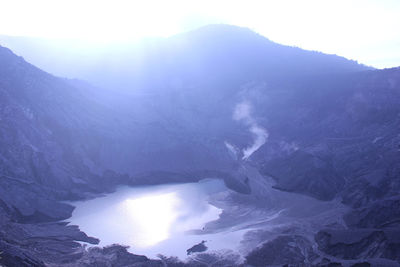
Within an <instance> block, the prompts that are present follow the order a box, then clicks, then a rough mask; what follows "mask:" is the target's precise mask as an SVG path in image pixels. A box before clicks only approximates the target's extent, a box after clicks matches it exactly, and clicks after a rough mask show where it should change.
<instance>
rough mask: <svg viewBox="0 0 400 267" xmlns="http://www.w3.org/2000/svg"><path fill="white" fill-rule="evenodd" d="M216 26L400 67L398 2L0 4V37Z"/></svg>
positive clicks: (28, 0) (163, 32)
mask: <svg viewBox="0 0 400 267" xmlns="http://www.w3.org/2000/svg"><path fill="white" fill-rule="evenodd" d="M210 23H227V24H233V25H239V26H245V27H249V28H251V29H253V30H255V31H256V32H258V33H260V34H262V35H264V36H266V37H268V38H269V39H271V40H273V41H275V42H278V43H282V44H286V45H293V46H298V47H301V48H304V49H310V50H318V51H322V52H325V53H332V54H338V55H341V56H345V57H347V58H351V59H355V60H357V61H359V62H361V63H364V64H367V65H372V66H374V67H378V68H383V67H393V66H400V0H274V1H272V0H271V1H268V0H264V1H262V0H243V1H239V0H238V1H235V0H218V1H217V0H199V1H191V0H159V1H156V0H142V1H136V0H130V1H129V0H0V34H4V35H19V36H37V37H47V38H77V39H86V40H87V39H89V40H92V41H93V40H94V41H101V42H108V41H123V40H130V39H137V38H142V37H149V36H170V35H173V34H176V33H180V32H183V31H188V30H191V29H194V28H197V27H200V26H202V25H206V24H210Z"/></svg>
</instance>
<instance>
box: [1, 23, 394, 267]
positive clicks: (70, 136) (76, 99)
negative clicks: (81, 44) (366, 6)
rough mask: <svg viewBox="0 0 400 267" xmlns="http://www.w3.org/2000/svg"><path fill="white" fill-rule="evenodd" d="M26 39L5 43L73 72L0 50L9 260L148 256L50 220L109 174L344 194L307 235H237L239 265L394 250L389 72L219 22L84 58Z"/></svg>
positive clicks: (121, 178)
mask: <svg viewBox="0 0 400 267" xmlns="http://www.w3.org/2000/svg"><path fill="white" fill-rule="evenodd" d="M3 38H4V37H3ZM2 40H4V39H2V38H0V41H2ZM25 41H26V40H24V39H18V40H16V39H15V40H14V42H17V43H18V46H19V47H21V48H20V49H21V51H27V52H26V53H27V54H26V55H24V56H25V57H26V58H30V60H31V61H32V62H33V63H35V64H38V65H40V66H41V67H43V68H44V69H45V70H46V71H48V72H50V73H51V72H54V73H55V72H57V74H60V73H61V74H62V75H65V76H70V75H74V77H75V78H79V79H66V78H59V77H56V76H53V75H52V74H50V73H48V72H45V71H43V70H41V69H39V68H37V67H35V66H34V65H31V64H30V63H28V62H26V61H25V60H24V59H23V58H21V57H19V56H16V55H15V54H14V53H13V52H12V51H11V50H9V49H7V48H5V47H0V102H1V105H0V121H1V123H0V214H1V216H0V225H1V229H6V230H5V231H0V251H3V252H4V253H3V254H2V255H1V257H3V259H4V264H6V265H7V266H8V265H10V266H13V265H14V266H43V265H45V264H47V265H50V266H51V265H53V266H62V264H64V265H65V266H68V264H71V265H70V266H73V265H74V264H75V265H78V264H82V262H85V261H89V259H90V260H96V259H97V260H98V262H101V263H102V264H114V265H116V266H123V265H126V264H128V263H137V264H139V266H153V265H152V264H154V266H155V265H156V264H161V262H160V261H159V260H149V259H147V258H146V257H144V256H136V255H133V254H130V253H128V252H127V250H126V248H123V247H120V246H113V247H110V248H98V249H97V250H85V249H84V248H83V247H82V246H81V245H80V244H79V243H77V242H76V241H85V242H89V243H93V244H95V243H98V240H97V239H96V238H93V237H88V236H87V235H86V234H84V233H83V232H80V231H79V229H78V228H77V227H74V226H67V225H66V224H65V223H63V222H59V221H60V220H64V219H67V218H69V217H70V215H71V212H72V210H73V207H72V206H71V205H69V204H66V203H65V201H69V200H77V199H80V200H82V199H86V198H90V197H95V196H98V195H100V194H101V193H104V192H111V191H112V190H114V188H115V187H116V186H117V185H121V184H128V185H142V184H162V183H171V182H188V181H198V180H200V179H202V178H209V177H217V178H220V179H224V181H225V183H226V185H227V186H228V187H229V188H231V189H232V190H234V191H236V192H238V193H239V194H238V195H237V198H239V199H246V201H250V200H251V201H255V200H257V201H258V202H257V203H258V204H259V202H261V204H262V202H263V201H264V200H265V199H267V198H268V197H269V193H268V192H271V191H270V190H272V189H271V188H270V184H269V183H266V181H268V179H270V178H272V179H273V181H274V188H275V189H276V190H281V191H285V192H290V194H291V195H293V196H297V195H298V194H301V195H306V196H308V197H312V198H315V199H318V200H321V201H326V202H327V203H328V202H329V201H338V202H341V203H343V204H344V205H345V206H346V213H345V215H344V216H343V215H342V214H341V213H337V216H339V217H340V220H341V221H342V223H337V222H332V221H330V219H329V218H330V217H326V219H321V220H322V223H321V222H318V223H315V225H313V226H312V227H311V226H310V228H307V229H308V230H307V232H305V231H304V229H303V228H301V229H300V228H296V227H289V228H288V229H283V228H282V229H280V230H279V229H278V230H276V233H274V235H273V236H274V238H271V236H269V237H268V238H265V239H262V240H260V244H259V245H257V246H255V247H254V246H253V247H251V251H249V252H248V253H247V255H246V256H245V258H246V262H247V263H248V264H251V265H254V266H264V265H263V264H264V263H267V262H269V263H270V264H275V265H279V264H288V263H290V264H304V263H305V262H306V263H307V264H309V265H317V266H328V264H330V263H331V264H334V262H336V263H338V264H340V262H341V263H343V264H356V263H357V262H363V261H368V262H370V263H372V264H378V265H379V264H393V266H395V264H398V263H399V262H400V257H399V255H400V243H399V242H398V239H396V238H393V237H396V236H398V235H399V234H400V232H399V230H398V226H399V225H398V223H399V221H400V213H398V212H397V210H398V206H399V203H400V196H399V193H398V192H399V190H400V183H399V177H398V170H399V163H398V162H399V161H398V157H399V153H400V152H399V144H400V139H399V135H398V132H399V129H398V127H399V125H400V124H399V120H400V117H399V114H400V108H399V106H398V103H399V100H400V99H399V98H400V90H399V89H400V69H398V68H397V69H396V68H394V69H386V70H374V69H372V68H369V67H366V66H363V65H360V64H358V63H357V62H354V61H350V60H347V59H345V58H342V57H338V56H335V55H325V54H322V53H319V52H312V51H305V50H302V49H300V48H294V47H287V46H282V45H279V44H276V43H273V42H271V41H269V40H268V39H266V38H264V37H262V36H260V35H258V34H256V33H254V32H252V31H250V30H248V29H244V28H239V27H234V26H229V25H210V26H206V27H204V28H201V29H198V30H196V31H193V32H189V33H185V34H181V35H177V36H174V37H171V38H166V39H160V40H150V41H147V42H145V43H142V44H140V45H136V46H134V47H132V48H131V47H125V48H124V49H117V48H115V47H114V48H108V49H106V50H102V51H103V52H104V53H103V52H102V54H101V55H100V54H98V56H99V57H98V61H94V60H92V59H93V58H91V59H90V60H88V61H87V62H85V60H86V58H81V57H79V54H72V55H71V54H67V55H63V54H60V55H55V54H51V53H50V54H46V52H45V51H44V49H45V48H43V47H45V46H43V47H42V45H41V43H40V42H39V44H40V45H37V47H36V48H34V49H33V50H30V49H25V44H24V42H25ZM27 44H29V42H28V43H27ZM55 49H56V50H57V49H58V48H55ZM113 49H115V50H113ZM58 51H61V50H58ZM96 51H97V50H96ZM81 53H83V52H82V51H81ZM21 54H22V52H21ZM88 54H89V55H90V53H89V52H88ZM94 54H95V53H94ZM44 55H47V56H48V57H49V58H51V59H52V60H48V61H46V60H44V59H42V58H44ZM66 56H68V57H69V60H65V57H66ZM41 60H42V61H41ZM62 62H65V64H61V63H62ZM80 62H84V64H83V65H81V64H79V63H80ZM53 70H57V71H53ZM75 74H76V76H75ZM70 77H71V76H70ZM82 79H83V80H87V81H88V82H86V81H83V80H82ZM91 84H93V85H91ZM113 89H114V90H113ZM275 189H274V190H275ZM293 199H295V198H294V197H293ZM251 203H253V202H251ZM254 203H256V202H254ZM329 203H330V202H329ZM261 204H260V205H261ZM302 208H303V209H304V210H306V209H307V207H302ZM304 212H305V211H304ZM326 212H327V213H329V212H330V213H333V214H334V215H335V214H336V213H335V212H336V211H335V210H332V211H326ZM307 227H308V226H307ZM264 234H267V233H264ZM249 235H250V234H249ZM262 236H263V235H258V236H257V238H261V237H262ZM253 242H254V240H253ZM276 248H279V249H278V250H279V251H283V252H282V253H283V254H282V255H281V256H279V257H277V256H276V255H271V253H270V251H271V250H274V249H276ZM289 252H290V253H289ZM285 253H286V254H285ZM169 260H170V261H171V259H169ZM0 262H1V261H0ZM164 263H165V262H164ZM192 263H193V262H192ZM93 264H94V263H93ZM99 264H100V263H99ZM176 264H178V263H176ZM179 264H182V266H184V265H183V264H184V263H182V262H181V263H179ZM185 264H189V265H188V266H190V263H185ZM323 264H326V265H323ZM171 266H173V265H172V263H171Z"/></svg>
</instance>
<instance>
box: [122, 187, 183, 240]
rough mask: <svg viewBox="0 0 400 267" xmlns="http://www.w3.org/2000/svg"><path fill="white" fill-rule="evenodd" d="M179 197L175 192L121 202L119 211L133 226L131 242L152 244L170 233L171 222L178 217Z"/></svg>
mask: <svg viewBox="0 0 400 267" xmlns="http://www.w3.org/2000/svg"><path fill="white" fill-rule="evenodd" d="M179 203H180V200H179V198H178V197H177V196H176V194H175V193H166V194H160V195H150V196H145V197H139V198H129V199H126V200H125V201H124V202H122V203H121V206H120V208H121V211H122V212H123V213H124V214H125V215H126V216H124V217H125V218H126V219H127V221H126V222H125V223H126V224H128V225H131V227H134V228H135V231H132V232H133V233H136V234H135V235H134V236H131V237H130V238H131V242H132V243H134V244H135V245H136V246H138V247H147V246H153V245H155V244H157V243H159V242H161V241H163V240H166V239H167V238H168V237H169V235H170V229H171V225H172V223H173V222H174V221H175V220H176V219H177V218H178V216H179V213H178V205H179Z"/></svg>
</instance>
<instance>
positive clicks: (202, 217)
mask: <svg viewBox="0 0 400 267" xmlns="http://www.w3.org/2000/svg"><path fill="white" fill-rule="evenodd" d="M227 190H228V189H227V188H226V187H225V185H224V183H223V182H222V181H221V180H214V179H206V180H203V181H200V182H199V183H187V184H168V185H158V186H142V187H135V188H134V187H121V188H119V189H118V190H117V191H116V192H115V193H112V194H109V195H107V196H105V197H101V198H96V199H92V200H88V201H83V202H74V203H73V205H75V206H76V209H75V210H74V212H73V214H72V217H71V218H70V220H69V221H70V222H71V224H76V225H79V227H80V229H81V230H82V231H84V232H85V233H86V234H88V235H89V236H94V237H97V238H99V239H100V245H101V246H106V245H111V244H114V243H118V244H122V245H128V246H130V249H129V250H130V251H131V252H133V253H135V254H142V255H146V256H149V257H156V255H157V254H163V255H166V256H178V257H180V258H182V259H183V258H185V257H186V249H188V248H190V247H191V246H193V245H194V244H197V243H199V242H201V241H202V240H207V243H206V245H207V246H208V247H209V249H210V250H212V249H215V250H218V249H233V248H234V247H235V246H236V245H237V244H238V243H239V241H240V238H241V234H240V233H232V232H227V233H224V232H221V233H218V234H207V235H203V234H193V232H190V231H191V230H202V229H203V227H204V225H205V224H206V223H207V222H210V221H213V220H217V219H218V218H219V215H220V213H221V212H222V210H221V209H218V208H217V207H215V206H212V205H211V204H209V202H208V198H209V197H210V196H211V195H213V194H218V193H221V192H225V191H227ZM200 233H201V231H200Z"/></svg>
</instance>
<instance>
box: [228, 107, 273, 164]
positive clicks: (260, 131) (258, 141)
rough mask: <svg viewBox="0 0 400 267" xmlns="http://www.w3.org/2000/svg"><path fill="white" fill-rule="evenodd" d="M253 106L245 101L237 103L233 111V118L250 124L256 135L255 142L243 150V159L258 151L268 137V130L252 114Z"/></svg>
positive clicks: (251, 130)
mask: <svg viewBox="0 0 400 267" xmlns="http://www.w3.org/2000/svg"><path fill="white" fill-rule="evenodd" d="M251 109H252V106H251V104H250V103H249V102H247V101H243V102H241V103H239V104H237V105H236V107H235V110H234V112H233V119H234V120H236V121H241V122H243V123H245V124H246V125H248V127H249V131H250V132H251V133H252V134H253V136H254V141H253V144H252V145H251V146H249V147H247V148H244V149H243V150H242V153H243V156H242V159H243V160H246V159H248V158H249V157H250V156H251V155H252V154H253V153H254V152H255V151H257V150H258V149H259V148H260V147H261V146H262V145H263V144H265V142H266V141H267V139H268V131H267V130H266V129H264V128H263V127H261V126H259V125H258V124H257V122H256V121H255V119H254V118H253V117H252V115H251Z"/></svg>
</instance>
